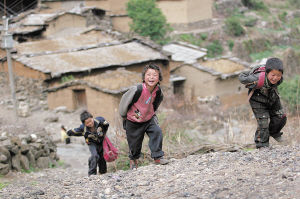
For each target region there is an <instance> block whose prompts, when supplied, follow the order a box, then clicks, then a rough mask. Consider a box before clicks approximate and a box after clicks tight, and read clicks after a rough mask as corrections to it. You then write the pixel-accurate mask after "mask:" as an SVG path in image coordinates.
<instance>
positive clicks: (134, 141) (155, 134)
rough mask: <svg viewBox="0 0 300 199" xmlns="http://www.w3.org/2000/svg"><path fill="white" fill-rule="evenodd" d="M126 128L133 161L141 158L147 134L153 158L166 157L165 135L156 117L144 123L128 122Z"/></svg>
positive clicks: (130, 155)
mask: <svg viewBox="0 0 300 199" xmlns="http://www.w3.org/2000/svg"><path fill="white" fill-rule="evenodd" d="M125 127H126V136H127V142H128V146H129V158H130V159H131V160H136V159H138V158H139V157H140V155H141V150H142V144H143V140H144V135H145V133H147V135H148V137H149V143H148V145H149V148H150V151H151V158H154V159H159V158H160V157H162V156H163V155H164V152H163V151H162V141H163V135H162V131H161V128H160V127H159V125H158V122H157V121H156V118H155V117H152V118H151V120H150V121H148V122H144V123H136V122H131V121H129V120H126V124H125Z"/></svg>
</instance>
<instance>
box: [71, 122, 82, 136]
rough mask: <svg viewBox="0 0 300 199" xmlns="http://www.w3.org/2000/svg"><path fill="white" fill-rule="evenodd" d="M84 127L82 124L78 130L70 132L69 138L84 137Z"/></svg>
mask: <svg viewBox="0 0 300 199" xmlns="http://www.w3.org/2000/svg"><path fill="white" fill-rule="evenodd" d="M83 133H84V125H83V124H81V125H80V126H79V127H78V128H74V129H70V130H68V132H67V134H68V135H69V136H84V134H83Z"/></svg>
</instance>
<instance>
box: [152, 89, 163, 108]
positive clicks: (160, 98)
mask: <svg viewBox="0 0 300 199" xmlns="http://www.w3.org/2000/svg"><path fill="white" fill-rule="evenodd" d="M163 99H164V93H163V91H162V89H161V93H160V96H159V100H158V102H157V105H156V107H154V111H157V109H158V107H159V105H160V104H161V102H162V101H163Z"/></svg>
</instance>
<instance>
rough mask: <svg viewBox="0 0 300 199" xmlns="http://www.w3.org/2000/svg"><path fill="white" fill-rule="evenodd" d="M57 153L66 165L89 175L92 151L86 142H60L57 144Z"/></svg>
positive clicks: (84, 174)
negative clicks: (89, 160)
mask: <svg viewBox="0 0 300 199" xmlns="http://www.w3.org/2000/svg"><path fill="white" fill-rule="evenodd" d="M57 155H58V156H59V159H60V161H62V162H63V163H64V165H65V166H67V167H68V166H70V167H71V168H72V169H73V170H76V171H78V173H81V174H82V175H83V176H87V172H88V159H89V157H90V152H89V148H88V146H87V145H86V144H84V145H83V144H77V143H71V144H64V143H59V144H57Z"/></svg>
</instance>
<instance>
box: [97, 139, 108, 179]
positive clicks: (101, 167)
mask: <svg viewBox="0 0 300 199" xmlns="http://www.w3.org/2000/svg"><path fill="white" fill-rule="evenodd" d="M98 149H99V150H98V154H99V159H98V167H99V173H101V174H104V173H106V172H107V166H106V161H105V159H104V157H103V145H102V144H101V145H99V147H98Z"/></svg>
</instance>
